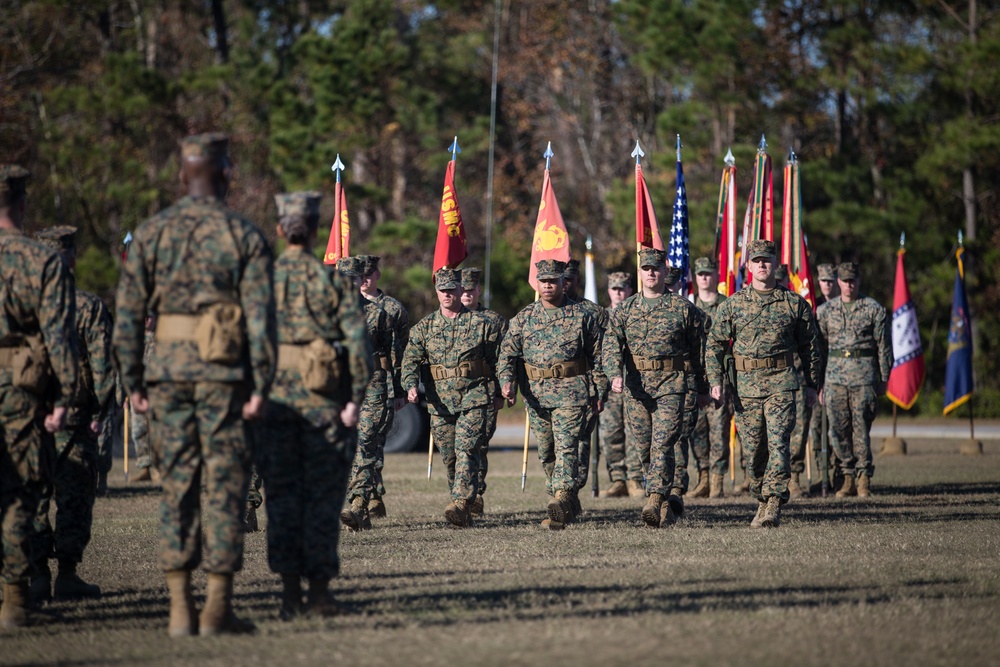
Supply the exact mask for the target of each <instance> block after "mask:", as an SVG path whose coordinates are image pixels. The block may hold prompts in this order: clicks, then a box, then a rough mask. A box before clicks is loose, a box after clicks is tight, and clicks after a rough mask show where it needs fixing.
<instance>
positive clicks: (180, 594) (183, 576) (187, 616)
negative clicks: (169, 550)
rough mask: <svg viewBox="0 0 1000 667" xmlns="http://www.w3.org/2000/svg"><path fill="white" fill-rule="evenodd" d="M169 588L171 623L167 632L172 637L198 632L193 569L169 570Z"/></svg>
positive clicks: (186, 635) (191, 634)
mask: <svg viewBox="0 0 1000 667" xmlns="http://www.w3.org/2000/svg"><path fill="white" fill-rule="evenodd" d="M167 590H168V591H170V625H169V626H168V628H167V632H168V633H169V634H170V636H171V637H172V638H178V637H191V636H193V635H195V634H197V633H198V626H197V625H195V619H196V616H195V608H194V596H193V595H192V594H191V571H190V570H171V571H170V572H167Z"/></svg>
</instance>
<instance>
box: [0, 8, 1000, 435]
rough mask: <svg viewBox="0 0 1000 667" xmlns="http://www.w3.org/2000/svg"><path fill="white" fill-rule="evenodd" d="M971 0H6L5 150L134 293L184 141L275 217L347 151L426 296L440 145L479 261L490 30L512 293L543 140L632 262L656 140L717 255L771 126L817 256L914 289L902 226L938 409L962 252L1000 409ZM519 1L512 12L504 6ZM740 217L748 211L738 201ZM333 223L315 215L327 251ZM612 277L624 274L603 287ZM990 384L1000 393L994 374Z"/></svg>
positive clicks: (255, 209)
mask: <svg viewBox="0 0 1000 667" xmlns="http://www.w3.org/2000/svg"><path fill="white" fill-rule="evenodd" d="M997 5H998V3H997V2H980V1H977V0H967V1H965V2H960V1H959V0H950V1H949V0H862V1H858V0H803V1H796V0H787V1H777V0H772V1H768V0H724V1H715V2H712V1H699V0H687V1H685V2H679V1H671V0H618V1H616V2H612V1H609V0H519V1H518V0H499V2H495V0H441V1H439V2H424V1H420V0H353V1H350V2H344V1H338V0H294V1H293V0H72V1H71V0H5V2H3V3H2V6H0V159H2V160H4V161H16V162H19V163H21V164H23V165H25V166H27V167H28V168H30V169H31V170H32V172H33V174H34V180H33V183H32V186H31V194H30V212H29V216H30V220H29V222H28V227H29V230H34V229H38V228H40V227H45V226H48V225H52V224H59V223H62V224H73V225H76V226H78V227H79V228H80V229H81V239H80V258H79V263H78V269H77V274H78V282H79V284H80V285H81V286H82V287H84V288H86V289H90V290H92V291H95V292H97V293H98V294H100V295H101V296H102V297H104V298H106V299H108V300H109V302H110V301H111V300H112V299H113V293H114V287H115V284H116V281H117V275H118V267H119V260H118V258H119V256H120V253H121V249H122V245H121V244H122V239H123V237H124V236H125V233H126V232H127V231H129V230H132V229H134V228H135V227H136V226H137V225H139V224H140V223H141V222H142V220H143V219H145V218H146V217H148V216H149V215H151V214H153V213H155V212H156V211H157V210H159V209H161V208H163V207H164V206H166V205H168V204H169V203H170V202H171V201H172V200H174V199H175V198H177V197H178V196H179V194H180V186H179V181H178V150H177V140H178V139H179V138H180V137H181V136H183V135H186V134H189V133H193V132H200V131H206V130H223V131H226V132H228V133H229V134H230V136H231V139H232V143H231V154H232V156H233V159H234V163H235V180H234V183H233V188H232V191H231V194H230V197H229V202H230V205H231V206H233V207H234V208H236V209H237V210H240V211H242V212H244V213H245V214H247V215H248V216H249V217H250V218H251V219H253V220H255V221H256V222H257V223H258V224H259V225H260V226H261V227H262V228H263V229H264V230H265V232H266V233H268V234H269V235H270V237H271V238H272V240H273V239H275V234H274V222H275V220H276V215H275V209H274V204H273V199H272V197H273V195H274V194H275V193H277V192H281V191H290V190H298V189H317V190H321V191H323V192H325V193H327V194H328V195H329V196H328V197H327V199H326V200H325V202H324V209H323V212H324V213H323V215H324V218H325V219H331V218H332V214H333V210H332V209H333V201H332V200H333V197H332V192H333V182H334V177H333V174H332V173H331V171H330V164H331V163H332V162H333V160H334V158H335V156H336V155H337V154H338V153H339V154H340V155H341V157H342V159H343V160H344V162H345V163H346V164H347V170H346V172H345V174H344V177H343V178H344V183H345V186H346V193H347V200H348V204H349V208H350V215H351V223H352V234H353V238H352V246H351V247H352V251H353V253H354V254H362V253H365V254H378V255H380V256H382V257H383V267H384V268H383V274H384V278H383V286H384V287H385V288H386V289H387V291H389V292H390V293H393V294H395V295H396V296H398V297H399V298H401V299H402V301H403V302H404V303H406V304H407V305H408V306H409V308H410V310H411V318H412V319H413V320H414V321H415V319H416V318H418V317H420V316H422V315H424V314H426V313H427V312H429V311H430V310H431V309H432V308H434V307H435V305H436V302H435V299H434V295H433V291H432V290H431V289H430V285H431V282H430V264H431V258H432V255H433V249H434V238H435V234H436V228H437V217H438V207H439V202H440V196H441V190H442V182H443V175H444V168H445V164H446V162H447V160H448V159H450V154H449V153H448V151H447V150H446V149H447V147H448V146H449V145H450V143H451V139H452V137H453V136H455V135H458V137H459V141H460V144H461V146H462V153H461V155H460V156H459V158H458V168H457V188H458V195H459V202H460V204H461V208H462V213H463V217H464V220H465V224H466V228H467V234H468V238H469V249H470V257H469V259H468V260H466V262H465V265H478V266H482V265H483V260H484V252H485V248H486V207H487V202H486V181H487V170H488V147H489V138H490V137H489V134H490V133H489V125H490V80H491V70H492V66H493V55H492V50H493V39H494V27H495V26H496V25H499V54H500V56H499V61H498V73H499V89H498V105H497V125H496V127H497V129H496V158H495V163H494V164H495V176H494V183H495V189H494V196H493V206H494V226H493V235H492V277H491V285H490V288H491V294H492V300H491V305H492V307H493V308H494V309H496V310H498V311H500V312H501V313H502V314H504V315H506V316H511V315H513V314H514V313H515V312H516V311H517V310H518V309H520V308H521V307H523V306H524V305H525V304H526V303H527V302H528V301H530V300H531V298H532V293H531V290H530V288H529V287H528V285H527V282H526V276H527V272H528V258H529V255H530V243H531V237H532V227H533V224H534V220H535V215H536V212H537V206H538V201H539V198H540V189H541V183H542V172H543V169H544V160H543V159H542V152H543V150H544V149H545V146H546V143H547V142H548V141H551V142H552V146H553V150H554V151H555V158H554V159H553V160H552V178H553V183H554V187H555V190H556V193H557V196H558V198H559V203H560V206H561V208H562V211H563V214H564V216H565V218H566V221H567V226H568V228H569V233H570V238H571V242H572V248H573V254H574V256H577V257H582V255H583V250H584V246H583V244H584V241H585V238H586V236H587V235H591V236H592V237H593V239H594V248H595V254H596V261H597V264H598V267H599V270H600V271H601V279H600V280H599V286H600V288H601V292H602V293H603V287H604V282H603V272H604V271H612V270H619V269H623V270H628V271H632V272H633V273H634V260H633V257H634V248H635V241H634V238H635V237H634V180H633V169H634V160H633V159H632V158H631V157H630V156H629V153H630V152H631V149H632V147H633V145H634V143H635V141H636V139H638V140H639V141H640V142H641V143H642V145H643V147H644V149H645V150H646V152H647V157H646V159H645V160H644V171H645V173H646V177H647V180H648V182H649V185H650V188H651V190H652V193H653V197H654V199H655V202H656V206H657V210H658V212H659V218H660V220H661V222H664V221H669V218H670V214H671V205H672V202H673V195H674V189H673V188H674V181H675V155H674V148H673V147H674V142H675V137H676V135H677V134H680V135H681V138H682V141H683V143H684V146H685V148H684V153H683V155H684V168H685V177H686V182H687V187H688V199H689V210H690V220H691V252H692V257H697V256H700V255H707V254H710V253H711V251H712V247H713V243H714V233H715V212H716V205H717V201H718V188H719V180H720V176H721V170H722V167H723V163H722V158H723V156H724V155H725V153H726V150H727V149H728V148H732V151H733V153H734V154H735V156H736V159H737V167H738V169H739V171H738V185H739V190H740V193H739V197H740V200H741V202H740V205H739V215H740V216H742V215H743V209H744V207H745V203H746V195H747V194H748V192H749V190H750V185H751V172H752V165H753V155H754V154H755V151H756V145H757V143H758V141H759V140H760V137H761V135H762V134H766V135H767V138H768V143H769V146H770V149H769V152H770V153H771V155H772V158H773V159H774V167H775V200H776V201H775V220H776V235H778V234H779V233H780V219H781V218H780V212H781V205H782V202H781V178H780V174H781V167H782V166H783V164H784V156H785V155H787V153H788V150H789V148H793V149H794V150H795V152H796V154H797V155H798V156H799V159H800V163H801V173H802V189H803V192H802V196H803V210H804V218H803V219H804V225H805V229H806V234H807V236H808V242H809V247H810V254H811V262H812V264H813V266H815V265H816V264H817V263H820V262H833V263H837V262H840V261H845V260H858V261H860V262H861V267H862V280H863V285H862V290H863V291H865V292H867V293H869V294H870V295H871V296H873V297H874V298H876V299H878V300H879V301H880V302H881V303H882V304H883V305H885V306H886V307H887V308H891V305H892V285H893V276H894V270H895V263H896V250H897V248H898V244H899V237H900V233H901V232H906V238H907V244H906V249H907V255H906V261H907V270H908V274H909V278H910V286H911V290H912V292H913V295H914V300H915V302H916V304H917V312H918V315H919V318H920V325H921V332H922V336H923V341H924V346H925V351H926V358H927V364H928V380H927V384H926V385H925V388H924V391H923V393H922V398H921V401H920V403H919V404H918V408H917V409H918V410H919V411H923V412H925V413H927V414H934V413H937V414H940V412H939V410H940V406H941V402H942V401H941V389H942V385H943V377H944V366H945V360H946V357H947V346H948V340H947V336H948V327H949V321H950V303H951V295H952V286H953V282H954V277H955V261H954V251H955V248H956V244H957V234H958V232H959V230H962V231H963V232H964V235H965V245H966V248H967V254H966V257H967V262H968V264H967V271H968V273H967V276H968V290H969V298H970V301H971V308H972V311H973V317H974V319H975V329H976V331H975V335H976V340H975V342H976V350H975V367H976V376H977V377H976V382H977V388H979V389H980V391H981V395H982V396H983V397H984V398H986V399H987V400H980V401H979V403H978V404H977V405H978V408H977V413H980V414H991V415H993V416H995V415H997V414H1000V349H998V344H997V340H998V339H1000V315H998V313H1000V285H998V277H1000V276H998V274H1000V250H998V247H1000V212H998V210H997V206H996V184H997V182H998V179H1000V151H998V148H1000V127H998V120H1000V94H998V93H1000V68H998V67H997V63H998V62H1000V23H998V16H997V14H998V6H997ZM497 7H499V22H497V21H496V20H495V10H496V8H497ZM741 220H742V217H741ZM328 233H329V231H328V230H327V229H323V230H322V231H321V238H320V245H321V246H322V247H321V248H319V249H318V251H317V252H320V253H321V252H322V249H323V248H325V242H326V237H327V234H328ZM602 299H603V294H602ZM991 397H992V398H991Z"/></svg>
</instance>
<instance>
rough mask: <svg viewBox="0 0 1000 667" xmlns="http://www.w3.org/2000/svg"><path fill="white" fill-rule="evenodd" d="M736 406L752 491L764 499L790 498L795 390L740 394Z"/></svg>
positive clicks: (784, 501)
mask: <svg viewBox="0 0 1000 667" xmlns="http://www.w3.org/2000/svg"><path fill="white" fill-rule="evenodd" d="M735 407H736V429H737V430H738V431H739V434H740V443H741V444H742V446H743V459H744V461H745V462H746V472H747V477H748V478H749V479H750V493H752V494H753V495H754V496H755V497H756V498H757V500H760V501H764V500H767V499H768V498H771V497H777V498H778V499H779V500H780V501H781V502H782V503H786V502H788V480H789V479H790V478H791V470H790V467H789V462H788V441H789V438H791V435H792V429H793V428H795V392H793V391H780V392H777V393H775V394H771V395H770V396H763V397H752V398H742V397H739V396H737V397H736V400H735Z"/></svg>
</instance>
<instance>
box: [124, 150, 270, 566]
mask: <svg viewBox="0 0 1000 667" xmlns="http://www.w3.org/2000/svg"><path fill="white" fill-rule="evenodd" d="M186 141H187V140H186ZM206 141H208V139H206ZM212 141H213V142H214V140H212ZM184 145H185V146H186V145H188V144H186V143H185V144H184ZM206 150H212V151H214V150H216V148H215V143H212V144H211V145H210V146H208V147H207V148H206ZM273 264H274V262H273V256H272V254H271V248H270V247H269V246H268V244H267V241H266V240H265V238H264V236H263V234H261V232H260V230H258V229H257V228H256V227H255V226H254V225H253V224H252V223H251V222H250V221H248V220H247V219H246V218H244V217H242V216H241V215H239V214H238V213H236V212H235V211H232V210H230V209H228V208H226V206H225V204H224V203H223V202H222V201H221V200H220V199H218V198H215V197H193V196H186V197H184V198H182V199H181V200H180V201H178V202H177V203H176V204H174V205H172V206H170V207H168V208H166V209H164V210H163V211H161V212H160V213H158V214H156V215H154V216H153V217H152V218H150V219H148V220H146V221H145V222H144V223H143V224H142V225H141V226H140V227H139V228H138V229H137V230H136V231H135V234H134V236H133V241H132V245H131V247H130V250H129V254H128V258H127V259H126V261H125V266H124V269H123V271H122V276H121V280H120V281H119V284H118V294H117V311H118V319H117V321H116V322H115V333H114V345H115V350H116V353H117V355H118V367H119V369H120V371H121V376H122V383H123V384H124V385H125V389H126V391H127V392H128V393H129V394H131V393H133V392H136V391H140V390H142V389H143V387H146V388H147V392H148V397H149V402H150V410H151V413H150V422H151V424H152V428H151V429H150V444H151V446H152V450H153V457H154V459H155V460H156V461H157V462H158V463H159V466H160V472H161V475H162V478H163V480H162V485H163V498H162V501H161V505H160V566H161V567H162V568H163V569H164V570H165V571H171V570H190V569H193V568H195V567H197V566H198V564H199V563H200V562H201V551H202V538H203V535H204V541H205V547H206V551H207V558H206V569H207V570H208V571H209V572H212V573H217V574H230V573H233V572H236V571H237V570H239V569H240V568H241V567H242V563H243V533H242V530H241V529H242V514H243V508H244V504H245V500H246V496H247V485H248V482H249V476H250V474H249V473H250V465H251V461H252V451H251V450H252V446H251V440H250V436H249V433H248V431H247V426H246V425H245V423H244V421H243V416H242V406H243V404H244V403H245V402H246V401H247V400H249V397H250V395H251V393H256V394H258V395H260V396H262V397H264V398H266V397H267V395H268V393H269V391H270V389H271V382H272V381H273V378H274V373H275V363H276V357H277V349H276V347H277V342H276V320H275V310H274V287H273ZM223 303H229V304H239V305H240V307H241V308H242V311H243V322H242V323H241V326H243V327H244V332H245V334H246V344H245V345H244V352H243V359H242V361H241V362H240V363H236V364H232V365H229V364H221V363H212V362H207V361H203V360H202V359H201V357H200V356H199V353H198V347H197V344H196V342H195V341H194V340H193V339H192V340H169V341H164V340H157V345H156V346H155V348H154V349H153V351H152V352H151V354H150V358H149V363H148V364H144V363H143V361H142V358H143V352H144V350H143V347H144V340H145V318H146V314H147V313H148V312H150V311H154V312H156V314H157V318H158V322H157V326H159V325H161V324H162V322H163V316H164V315H170V314H179V315H196V314H198V313H200V312H201V311H202V310H203V309H204V308H206V307H208V306H212V305H215V304H223ZM192 333H193V332H192ZM192 338H193V336H192ZM203 477H204V478H205V479H202V478H203ZM203 484H204V487H205V490H206V494H207V495H206V499H205V503H204V505H203V504H202V494H201V493H200V489H201V487H202V485H203ZM202 509H204V514H205V521H204V526H203V525H202V520H201V514H202Z"/></svg>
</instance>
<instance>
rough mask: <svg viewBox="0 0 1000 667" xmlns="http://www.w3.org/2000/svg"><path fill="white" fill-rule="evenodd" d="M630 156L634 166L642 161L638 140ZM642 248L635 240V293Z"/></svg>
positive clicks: (639, 288)
mask: <svg viewBox="0 0 1000 667" xmlns="http://www.w3.org/2000/svg"><path fill="white" fill-rule="evenodd" d="M631 155H632V157H634V158H635V164H636V166H638V165H640V164H641V163H642V158H643V156H645V155H646V151H644V150H642V146H640V145H639V140H638V139H636V140H635V148H633V149H632V154H631ZM641 250H642V243H640V242H639V239H636V240H635V291H636V294H641V293H642V278H641V277H639V251H641Z"/></svg>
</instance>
